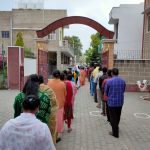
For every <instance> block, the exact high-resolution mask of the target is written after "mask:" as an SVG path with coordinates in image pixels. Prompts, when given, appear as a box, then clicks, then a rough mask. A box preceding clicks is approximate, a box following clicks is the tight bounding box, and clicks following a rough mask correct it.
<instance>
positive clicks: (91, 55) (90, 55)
mask: <svg viewBox="0 0 150 150" xmlns="http://www.w3.org/2000/svg"><path fill="white" fill-rule="evenodd" d="M100 42H101V37H100V34H99V33H96V34H92V35H91V43H90V47H89V49H88V50H86V52H85V56H86V63H100V62H101V57H100V53H99V52H98V46H99V44H100Z"/></svg>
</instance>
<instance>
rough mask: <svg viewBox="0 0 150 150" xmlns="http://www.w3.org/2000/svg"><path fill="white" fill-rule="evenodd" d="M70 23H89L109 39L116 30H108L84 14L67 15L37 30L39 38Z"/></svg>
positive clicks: (88, 24)
mask: <svg viewBox="0 0 150 150" xmlns="http://www.w3.org/2000/svg"><path fill="white" fill-rule="evenodd" d="M70 24H83V25H87V26H89V27H92V28H93V29H95V30H97V32H99V33H100V34H101V35H104V36H105V37H107V38H108V39H112V38H113V35H114V32H112V31H109V30H107V29H106V28H105V27H103V26H102V25H101V24H99V23H98V22H96V21H94V20H92V19H90V18H87V17H82V16H70V17H65V18H62V19H59V20H57V21H55V22H53V23H51V24H49V25H48V26H47V27H45V28H44V29H42V30H38V31H36V33H37V36H38V38H43V37H45V36H47V35H48V34H49V33H51V32H52V31H54V30H56V29H58V28H60V27H64V26H67V25H70Z"/></svg>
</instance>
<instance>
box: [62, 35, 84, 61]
mask: <svg viewBox="0 0 150 150" xmlns="http://www.w3.org/2000/svg"><path fill="white" fill-rule="evenodd" d="M64 40H68V43H69V45H70V47H71V48H72V49H73V51H74V54H75V55H76V57H77V60H79V58H80V56H82V47H83V46H82V43H81V41H80V39H79V37H77V36H65V37H64Z"/></svg>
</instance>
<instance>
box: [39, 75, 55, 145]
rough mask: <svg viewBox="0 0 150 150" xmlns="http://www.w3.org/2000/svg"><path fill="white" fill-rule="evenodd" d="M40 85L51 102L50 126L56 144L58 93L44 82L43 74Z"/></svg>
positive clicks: (40, 77) (40, 76)
mask: <svg viewBox="0 0 150 150" xmlns="http://www.w3.org/2000/svg"><path fill="white" fill-rule="evenodd" d="M39 85H40V91H42V92H44V93H45V94H47V95H48V96H49V99H50V102H51V114H50V121H49V128H50V131H51V134H52V138H53V142H54V144H56V113H57V109H58V105H57V100H56V95H55V93H54V91H53V90H52V89H51V88H49V86H48V85H46V84H44V78H43V76H42V75H39Z"/></svg>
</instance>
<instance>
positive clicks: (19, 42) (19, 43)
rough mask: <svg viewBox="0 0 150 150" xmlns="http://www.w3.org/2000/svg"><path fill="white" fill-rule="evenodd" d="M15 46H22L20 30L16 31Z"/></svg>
mask: <svg viewBox="0 0 150 150" xmlns="http://www.w3.org/2000/svg"><path fill="white" fill-rule="evenodd" d="M15 46H21V47H24V42H23V35H22V32H18V33H17V36H16V44H15Z"/></svg>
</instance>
